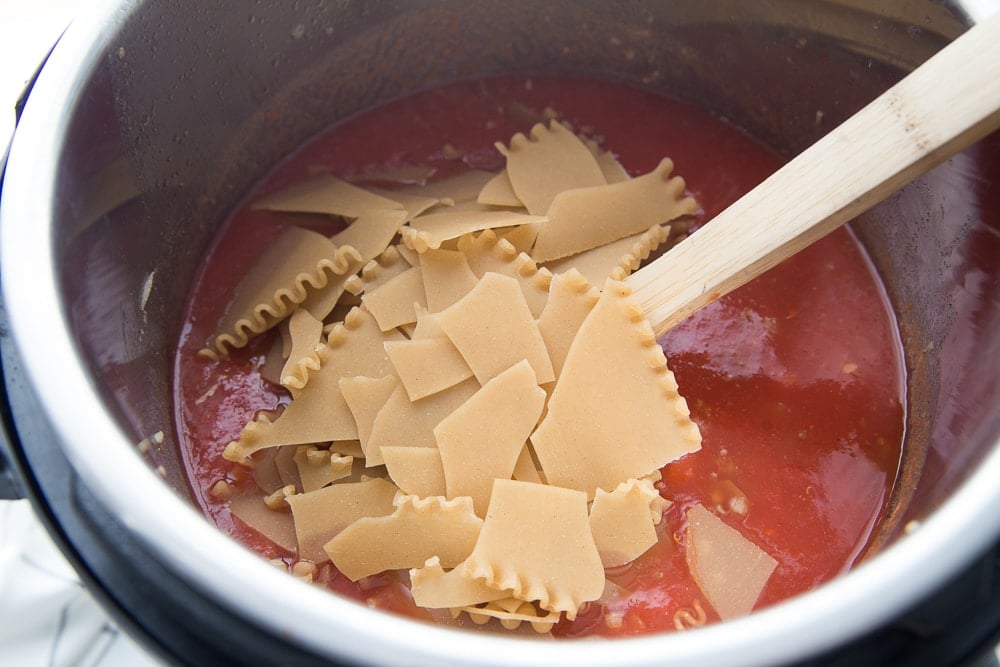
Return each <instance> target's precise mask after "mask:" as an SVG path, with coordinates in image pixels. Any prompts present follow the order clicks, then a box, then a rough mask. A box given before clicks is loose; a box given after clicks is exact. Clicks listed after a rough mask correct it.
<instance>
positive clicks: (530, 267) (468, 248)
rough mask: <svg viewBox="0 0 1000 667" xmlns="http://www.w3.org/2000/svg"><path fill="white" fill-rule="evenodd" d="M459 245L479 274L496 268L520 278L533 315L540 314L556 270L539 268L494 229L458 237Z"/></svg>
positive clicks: (470, 264) (498, 271)
mask: <svg viewBox="0 0 1000 667" xmlns="http://www.w3.org/2000/svg"><path fill="white" fill-rule="evenodd" d="M458 249H459V250H460V251H461V252H462V254H464V255H465V257H466V261H468V263H469V268H471V269H472V272H473V273H474V274H476V275H477V276H478V277H480V278H482V277H483V276H484V275H486V274H487V273H490V272H493V273H499V274H501V275H504V276H509V277H511V278H513V279H515V280H517V282H518V283H519V284H520V285H521V291H522V292H523V293H524V299H525V301H527V303H528V308H529V309H530V310H531V314H532V316H534V317H538V316H539V315H540V314H541V313H542V309H543V308H545V302H546V300H547V299H548V296H549V283H550V282H551V281H552V273H551V272H550V271H549V270H548V269H544V268H542V269H540V268H538V265H537V264H535V261H534V260H533V259H531V257H529V256H528V255H526V254H524V253H518V252H517V249H516V248H515V247H514V246H513V244H511V243H510V242H508V241H505V240H504V239H501V238H498V237H497V235H496V234H495V233H494V232H493V230H491V229H487V230H486V231H484V232H482V233H480V234H477V235H471V234H470V235H468V236H463V237H462V238H461V239H459V241H458Z"/></svg>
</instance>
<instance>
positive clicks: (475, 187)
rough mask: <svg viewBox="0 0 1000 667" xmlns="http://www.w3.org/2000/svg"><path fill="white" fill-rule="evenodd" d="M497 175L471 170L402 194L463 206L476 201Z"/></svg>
mask: <svg viewBox="0 0 1000 667" xmlns="http://www.w3.org/2000/svg"><path fill="white" fill-rule="evenodd" d="M495 175H496V174H494V173H493V172H491V171H480V170H478V169H470V170H469V171H463V172H462V173H460V174H457V175H456V176H449V177H448V178H442V179H440V180H437V181H431V182H430V183H428V184H426V185H422V186H417V187H409V188H403V189H402V190H401V192H406V193H410V194H416V195H421V196H423V197H434V198H436V199H450V200H452V201H453V202H455V203H456V204H461V203H462V202H467V201H470V200H474V199H475V198H476V197H478V196H479V191H480V190H482V189H483V186H484V185H486V184H487V183H488V182H489V181H490V180H491V179H492V178H493V177H494V176H495Z"/></svg>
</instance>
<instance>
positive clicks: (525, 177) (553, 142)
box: [497, 121, 649, 227]
mask: <svg viewBox="0 0 1000 667" xmlns="http://www.w3.org/2000/svg"><path fill="white" fill-rule="evenodd" d="M530 136H531V138H530V139H529V138H528V137H526V136H524V135H523V134H520V133H518V134H515V135H514V136H513V137H512V138H511V140H510V147H509V148H508V147H506V146H504V145H503V144H501V143H498V144H497V149H498V150H499V151H500V152H501V153H503V155H504V156H505V157H506V158H507V175H508V177H509V178H510V184H511V187H512V188H513V190H514V193H515V194H516V195H517V198H518V199H519V200H520V201H521V202H523V203H524V207H525V208H526V209H528V213H531V214H532V215H545V214H546V213H547V211H548V210H549V205H550V204H551V203H552V201H553V200H554V199H555V197H556V195H557V194H559V193H560V192H562V191H564V190H568V189H570V188H587V187H593V186H598V185H605V184H606V183H607V181H606V180H605V179H604V174H603V172H601V168H600V166H599V165H598V164H597V160H596V159H594V156H593V154H592V153H591V152H590V150H589V149H588V148H587V146H586V145H585V144H584V143H583V142H582V141H580V139H579V137H577V136H576V135H575V134H573V133H572V132H570V131H569V130H567V129H566V128H565V127H563V126H562V125H560V124H559V123H558V122H557V121H552V122H551V123H549V126H548V127H545V126H544V125H542V124H541V123H539V124H537V125H535V126H534V127H533V128H531V132H530ZM646 226H647V227H648V226H649V225H646Z"/></svg>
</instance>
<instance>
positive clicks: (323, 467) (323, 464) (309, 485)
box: [294, 445, 354, 493]
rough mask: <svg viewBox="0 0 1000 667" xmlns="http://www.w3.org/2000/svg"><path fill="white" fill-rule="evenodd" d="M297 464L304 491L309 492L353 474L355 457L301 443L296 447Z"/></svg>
mask: <svg viewBox="0 0 1000 667" xmlns="http://www.w3.org/2000/svg"><path fill="white" fill-rule="evenodd" d="M294 460H295V465H296V466H298V469H299V479H300V480H302V491H303V492H304V493H308V492H310V491H315V490H316V489H322V488H323V487H324V486H326V485H327V484H332V483H333V482H335V481H337V480H338V479H343V478H344V477H347V476H348V475H350V474H351V466H352V464H353V463H354V458H353V457H350V456H340V455H338V454H336V453H334V452H331V451H330V450H329V449H320V448H318V447H315V446H313V445H300V446H299V447H296V448H295V459H294Z"/></svg>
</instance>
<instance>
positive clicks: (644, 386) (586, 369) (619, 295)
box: [531, 280, 701, 498]
mask: <svg viewBox="0 0 1000 667" xmlns="http://www.w3.org/2000/svg"><path fill="white" fill-rule="evenodd" d="M630 295H631V290H630V289H629V287H628V286H627V285H625V284H624V283H619V282H615V281H611V280H609V281H608V282H607V283H606V284H605V287H604V291H603V293H602V294H601V297H600V299H599V300H598V302H597V305H596V306H594V309H593V310H592V311H591V312H590V314H589V315H588V316H587V318H586V319H585V320H584V321H583V324H582V325H581V326H580V329H579V331H578V332H577V335H576V338H575V339H574V341H573V344H572V345H571V346H570V349H569V354H568V355H567V357H566V362H565V364H564V365H563V369H562V373H561V374H560V376H559V381H558V382H557V383H556V386H555V389H553V391H552V396H551V398H550V399H549V402H548V409H547V413H546V415H545V418H544V419H543V420H542V423H541V424H540V425H539V427H538V429H537V430H536V431H535V432H534V433H533V434H532V436H531V444H532V446H533V447H534V449H535V452H536V454H537V455H538V460H539V462H540V463H541V464H542V469H543V470H544V471H545V475H546V478H547V479H548V481H549V483H550V484H556V485H558V486H564V487H566V488H571V489H579V490H581V491H585V492H586V494H587V496H588V497H590V498H593V496H594V493H595V491H596V490H597V489H599V488H600V489H605V490H608V489H614V488H615V487H617V486H618V484H619V483H620V482H621V481H622V480H626V479H629V478H632V477H642V476H643V475H646V474H647V473H649V472H651V471H653V470H656V469H658V468H661V467H663V466H664V465H666V464H667V463H669V462H670V461H673V460H675V459H677V458H679V457H681V456H683V455H684V454H688V453H690V452H694V451H697V450H698V449H700V448H701V434H700V433H699V431H698V427H697V425H695V423H694V422H693V421H691V417H690V413H689V411H688V407H687V402H686V401H685V400H684V399H683V398H682V397H681V396H680V394H678V393H677V382H676V381H675V380H674V375H673V373H672V372H670V370H669V369H668V368H667V363H666V359H665V358H664V356H663V350H662V348H661V347H660V346H659V344H657V342H656V336H655V335H654V333H653V330H652V328H651V327H650V325H649V323H648V322H647V321H646V320H645V319H644V318H643V315H642V311H641V310H640V309H639V307H638V306H637V305H636V304H635V303H634V302H633V301H632V300H631V299H630V298H629V297H630Z"/></svg>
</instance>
